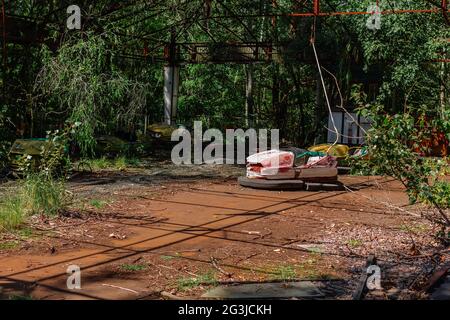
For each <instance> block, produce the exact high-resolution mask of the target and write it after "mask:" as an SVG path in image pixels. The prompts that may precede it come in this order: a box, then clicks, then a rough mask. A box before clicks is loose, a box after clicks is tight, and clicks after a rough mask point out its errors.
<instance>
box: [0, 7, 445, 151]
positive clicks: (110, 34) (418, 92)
mask: <svg viewBox="0 0 450 320" xmlns="http://www.w3.org/2000/svg"><path fill="white" fill-rule="evenodd" d="M4 2H5V3H4V6H5V11H6V16H7V17H8V19H9V20H8V21H9V24H8V25H11V26H12V25H13V23H14V24H15V25H14V28H10V30H6V32H8V36H9V37H15V40H14V41H12V40H10V41H3V40H1V41H2V48H1V50H0V54H1V69H0V70H1V72H0V85H1V99H0V145H1V146H2V148H1V150H0V153H3V155H5V153H6V150H7V148H8V146H9V143H11V142H12V141H13V140H14V139H15V138H18V137H24V138H29V137H43V136H45V134H46V131H48V130H53V129H56V128H62V127H63V126H64V123H65V122H67V121H70V122H80V123H81V128H80V130H79V131H78V132H77V135H78V142H79V143H80V144H81V145H82V147H83V146H84V147H83V148H82V149H83V150H84V151H85V152H86V153H89V150H90V147H92V144H93V143H95V142H94V140H93V137H94V136H96V135H99V134H112V135H120V136H122V137H127V138H129V139H134V138H135V136H136V134H137V133H139V132H142V131H143V130H144V125H145V124H146V123H156V122H161V121H162V119H163V82H164V81H163V66H164V65H165V64H167V63H168V61H167V59H166V60H165V59H164V58H165V57H166V58H167V48H168V47H169V48H170V44H171V43H176V44H177V46H176V48H175V50H176V52H175V54H174V55H175V56H176V59H177V60H179V61H180V62H181V71H180V72H181V76H180V78H181V86H180V93H179V111H178V114H177V119H176V120H177V123H179V124H183V125H185V126H186V127H188V128H189V127H190V126H192V123H193V121H195V120H201V121H203V123H204V126H205V127H215V128H220V129H225V128H238V127H240V128H243V127H255V128H261V127H264V128H279V129H281V135H282V137H283V138H284V139H285V140H286V141H290V142H291V143H293V144H296V145H298V146H307V145H311V144H312V143H315V142H324V140H325V137H326V134H327V128H326V127H325V126H326V123H327V118H328V114H329V112H328V109H327V106H326V102H325V98H324V91H323V89H322V87H321V84H320V78H319V76H318V69H317V65H316V63H315V60H314V55H313V50H312V47H311V37H312V36H313V35H314V38H315V43H316V47H317V50H318V54H319V58H320V61H321V64H322V66H323V67H324V69H326V70H327V72H325V71H324V77H325V83H326V86H327V90H328V92H329V95H330V97H331V101H332V105H333V106H339V105H340V104H341V98H340V93H341V94H342V98H343V106H345V107H347V108H348V109H352V108H355V107H361V106H362V105H364V104H365V103H377V104H379V105H382V106H383V108H384V109H383V110H384V112H388V113H405V112H410V113H414V112H416V111H417V110H421V111H424V112H426V113H427V114H428V115H429V116H430V117H445V116H446V113H448V109H449V108H448V105H449V95H448V86H449V78H448V65H447V64H446V63H444V62H443V59H445V57H446V52H447V48H448V44H449V42H448V41H449V40H448V39H449V38H450V34H449V27H448V26H447V25H446V23H445V20H444V17H443V15H442V12H439V13H435V14H389V15H383V17H382V22H381V29H379V30H371V29H369V28H368V27H367V26H366V22H367V20H368V18H369V17H368V16H330V17H320V18H317V19H316V18H313V17H308V18H305V17H292V16H288V15H286V14H287V13H292V12H308V11H311V8H312V1H307V0H302V1H300V0H278V1H271V0H239V1H237V0H217V1H215V0H213V1H208V0H189V1H186V0H184V1H183V0H169V1H166V0H164V1H159V0H152V1H144V0H141V1H139V0H132V1H110V0H99V1H86V0H83V1H82V0H80V1H77V3H76V4H77V5H78V6H79V7H80V8H81V11H82V12H81V13H82V28H81V30H67V27H66V20H67V18H68V16H69V14H67V13H66V8H67V7H68V6H69V5H71V4H73V3H72V1H57V0H50V1H39V0H34V1H33V0H14V1H12V0H9V1H8V0H5V1H4ZM375 3H376V1H375V0H348V1H342V0H324V1H322V8H321V10H322V11H350V10H352V11H366V10H367V8H368V6H369V5H374V4H375ZM380 5H381V7H382V8H383V9H385V10H390V9H424V8H436V6H434V5H433V1H427V0H414V1H406V0H405V1H403V0H402V1H399V0H397V1H393V0H381V1H380ZM0 38H1V37H0ZM2 39H5V38H2ZM193 43H203V44H205V43H206V44H207V47H208V48H209V50H210V51H209V52H214V48H219V50H221V48H223V46H221V45H223V44H224V43H227V44H236V43H260V44H263V43H271V44H272V45H273V47H272V48H273V50H274V51H276V54H273V56H271V59H264V58H262V59H260V60H259V61H258V62H257V63H238V62H236V61H234V62H233V61H231V62H228V63H214V62H211V61H210V62H209V63H187V62H188V61H189V60H190V59H192V56H189V54H188V52H189V50H188V48H189V46H190V45H192V44H193ZM219 55H220V54H219ZM266 56H267V52H266ZM249 77H251V79H252V90H251V92H249V87H248V81H249ZM334 77H336V79H335V78H334Z"/></svg>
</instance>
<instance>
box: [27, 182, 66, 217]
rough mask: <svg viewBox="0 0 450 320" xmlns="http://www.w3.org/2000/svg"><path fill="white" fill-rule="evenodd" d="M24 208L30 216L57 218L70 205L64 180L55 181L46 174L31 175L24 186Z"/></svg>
mask: <svg viewBox="0 0 450 320" xmlns="http://www.w3.org/2000/svg"><path fill="white" fill-rule="evenodd" d="M22 197H23V198H24V206H25V208H26V209H27V210H28V212H29V214H32V215H34V214H42V215H47V216H55V215H58V214H59V213H61V212H63V211H64V210H65V208H66V206H67V204H68V195H67V193H66V189H65V184H64V181H63V180H54V179H53V178H52V177H51V176H48V175H47V174H45V173H37V174H31V175H29V176H28V177H27V179H26V180H25V181H24V184H23V195H22Z"/></svg>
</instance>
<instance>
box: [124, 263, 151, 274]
mask: <svg viewBox="0 0 450 320" xmlns="http://www.w3.org/2000/svg"><path fill="white" fill-rule="evenodd" d="M147 268H148V265H147V264H123V265H121V266H120V269H121V270H123V271H127V272H137V271H143V270H146V269H147Z"/></svg>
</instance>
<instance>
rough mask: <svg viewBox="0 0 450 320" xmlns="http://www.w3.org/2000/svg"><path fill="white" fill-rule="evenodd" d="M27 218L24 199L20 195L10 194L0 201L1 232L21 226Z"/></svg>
mask: <svg viewBox="0 0 450 320" xmlns="http://www.w3.org/2000/svg"><path fill="white" fill-rule="evenodd" d="M24 219H25V210H24V207H23V199H22V197H20V196H17V195H16V196H8V197H7V198H6V200H5V201H4V202H2V203H0V233H1V232H2V231H5V230H7V231H11V230H14V229H17V228H18V227H20V225H22V224H23V222H24Z"/></svg>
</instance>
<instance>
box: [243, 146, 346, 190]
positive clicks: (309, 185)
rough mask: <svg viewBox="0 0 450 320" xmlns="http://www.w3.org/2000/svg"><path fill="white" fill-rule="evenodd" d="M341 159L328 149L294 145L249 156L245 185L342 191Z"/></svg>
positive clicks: (281, 188)
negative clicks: (339, 169)
mask: <svg viewBox="0 0 450 320" xmlns="http://www.w3.org/2000/svg"><path fill="white" fill-rule="evenodd" d="M337 165H338V161H337V158H336V157H334V156H330V155H328V154H326V153H322V152H315V151H307V150H303V149H297V148H291V149H289V150H269V151H265V152H260V153H257V154H254V155H252V156H250V157H248V158H247V175H246V177H241V178H239V184H240V185H241V186H243V187H249V188H255V189H266V190H307V191H319V190H325V191H339V190H343V189H344V186H343V184H342V183H340V182H339V180H338V169H337Z"/></svg>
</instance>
